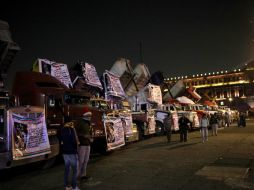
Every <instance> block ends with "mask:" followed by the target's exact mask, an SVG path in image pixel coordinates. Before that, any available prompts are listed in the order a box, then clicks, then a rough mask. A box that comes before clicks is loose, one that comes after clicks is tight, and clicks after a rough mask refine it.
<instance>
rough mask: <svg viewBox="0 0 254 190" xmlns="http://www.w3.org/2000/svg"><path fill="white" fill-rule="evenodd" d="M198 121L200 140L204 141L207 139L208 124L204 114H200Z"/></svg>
mask: <svg viewBox="0 0 254 190" xmlns="http://www.w3.org/2000/svg"><path fill="white" fill-rule="evenodd" d="M199 123H200V128H201V137H202V142H203V143H204V142H205V141H208V125H209V120H208V118H207V115H206V114H203V115H202V117H201V119H200V122H199Z"/></svg>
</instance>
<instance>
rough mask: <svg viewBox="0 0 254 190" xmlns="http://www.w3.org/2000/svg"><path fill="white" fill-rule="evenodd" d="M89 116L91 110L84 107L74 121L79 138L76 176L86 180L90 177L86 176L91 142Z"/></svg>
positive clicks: (90, 115)
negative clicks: (77, 118)
mask: <svg viewBox="0 0 254 190" xmlns="http://www.w3.org/2000/svg"><path fill="white" fill-rule="evenodd" d="M91 117H92V112H90V111H88V109H85V111H84V114H83V117H82V118H81V119H79V120H78V121H77V123H76V126H75V128H76V130H77V136H78V139H79V142H80V144H79V147H78V159H79V162H78V174H77V178H78V179H80V180H88V179H90V178H91V177H90V176H87V173H86V169H87V164H88V161H89V157H90V149H91V148H90V144H91V124H90V121H91Z"/></svg>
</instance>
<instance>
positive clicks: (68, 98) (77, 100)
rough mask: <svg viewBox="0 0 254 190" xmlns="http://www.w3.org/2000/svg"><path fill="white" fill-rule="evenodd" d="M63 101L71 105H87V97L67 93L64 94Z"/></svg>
mask: <svg viewBox="0 0 254 190" xmlns="http://www.w3.org/2000/svg"><path fill="white" fill-rule="evenodd" d="M64 101H65V102H66V103H67V104H71V105H75V104H79V105H80V104H82V105H87V104H89V97H86V96H79V95H69V94H68V95H65V96H64Z"/></svg>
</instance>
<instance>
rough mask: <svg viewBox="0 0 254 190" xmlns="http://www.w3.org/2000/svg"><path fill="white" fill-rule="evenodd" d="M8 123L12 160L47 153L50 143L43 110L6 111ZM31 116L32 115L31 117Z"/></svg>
mask: <svg viewBox="0 0 254 190" xmlns="http://www.w3.org/2000/svg"><path fill="white" fill-rule="evenodd" d="M8 115H9V116H8V117H9V123H8V124H9V125H10V127H11V129H12V151H13V152H12V154H13V160H21V159H26V158H31V157H35V156H40V155H45V154H49V153H50V152H51V150H50V144H49V139H48V133H47V128H46V123H45V115H44V112H41V113H34V114H33V113H32V114H31V113H29V115H30V117H27V116H25V115H27V113H24V114H22V113H19V114H17V113H13V112H12V111H11V110H9V111H8ZM31 116H32V117H31Z"/></svg>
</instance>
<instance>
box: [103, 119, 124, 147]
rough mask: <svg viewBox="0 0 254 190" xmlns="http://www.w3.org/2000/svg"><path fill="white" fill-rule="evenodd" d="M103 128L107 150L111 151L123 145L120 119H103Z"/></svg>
mask: <svg viewBox="0 0 254 190" xmlns="http://www.w3.org/2000/svg"><path fill="white" fill-rule="evenodd" d="M104 127H105V133H106V139H107V150H113V149H116V148H118V147H121V146H124V145H125V140H124V130H123V125H122V121H121V118H105V119H104Z"/></svg>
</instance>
